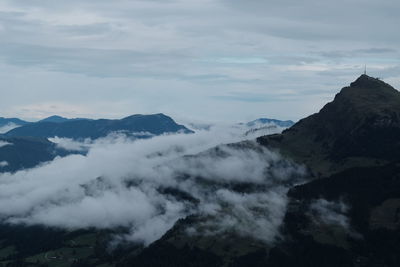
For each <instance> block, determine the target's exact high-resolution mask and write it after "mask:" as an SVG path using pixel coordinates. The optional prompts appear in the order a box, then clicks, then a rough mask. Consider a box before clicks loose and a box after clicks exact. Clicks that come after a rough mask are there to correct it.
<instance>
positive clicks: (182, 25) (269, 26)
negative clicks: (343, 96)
mask: <svg viewBox="0 0 400 267" xmlns="http://www.w3.org/2000/svg"><path fill="white" fill-rule="evenodd" d="M399 5H400V4H399V2H398V1H395V0H387V1H384V2H377V1H372V0H366V1H360V0H350V1H344V0H340V1H336V2H334V3H333V2H327V1H324V2H321V1H315V0H305V1H302V2H301V4H299V3H298V2H296V1H293V0H285V1H261V0H251V1H246V3H244V2H242V1H237V0H234V1H231V0H229V1H228V0H206V1H204V0H201V1H200V0H185V1H182V0H171V1H142V0H134V1H126V0H120V1H117V2H110V1H104V0H101V1H89V0H84V1H75V0H74V1H68V2H66V3H62V4H60V3H58V4H54V3H52V2H51V1H47V0H46V1H29V2H27V1H22V0H4V1H2V3H1V4H0V40H1V41H0V73H1V74H0V79H1V80H2V85H3V86H2V89H1V92H2V93H3V94H4V95H7V96H8V101H5V102H2V103H0V108H1V110H2V111H3V115H5V116H12V115H17V116H22V117H28V118H29V117H33V118H38V117H45V116H47V115H53V114H55V113H58V114H61V115H65V116H69V117H101V116H103V117H104V116H107V117H123V116H125V115H130V114H134V113H158V112H165V113H168V114H171V115H172V116H173V117H178V118H180V117H183V116H182V114H185V116H186V117H191V118H198V119H210V118H212V119H215V120H231V121H237V120H251V119H255V118H256V117H259V116H265V115H267V116H270V117H277V118H282V119H299V118H301V117H303V116H305V115H308V114H310V113H313V112H315V111H316V110H317V109H318V108H319V107H321V106H322V104H323V103H324V102H326V100H328V99H331V98H332V97H333V95H334V93H335V92H336V90H338V89H339V88H340V87H342V86H344V85H346V84H348V83H349V82H351V81H352V80H354V79H355V78H356V76H357V75H359V74H361V72H362V71H363V68H364V64H367V67H368V72H369V73H370V74H371V75H374V76H379V77H381V78H383V79H384V80H385V81H388V82H390V83H392V84H393V85H394V86H396V87H399V86H400V77H399V71H398V70H399V66H400V63H399V55H400V54H399V53H400V52H399V50H398V47H399V42H400V39H399V35H398V33H397V29H396V27H395V25H398V24H399V17H398V15H397V14H396V12H395V11H396V10H398V9H399V7H400V6H399ZM166 99H168V101H165V100H166ZM289 106H290V108H288V107H289ZM255 114H257V115H255Z"/></svg>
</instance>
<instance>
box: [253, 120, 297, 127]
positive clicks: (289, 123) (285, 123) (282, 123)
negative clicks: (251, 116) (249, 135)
mask: <svg viewBox="0 0 400 267" xmlns="http://www.w3.org/2000/svg"><path fill="white" fill-rule="evenodd" d="M293 124H294V122H293V121H291V120H286V121H281V120H276V119H268V118H259V119H256V120H254V121H250V122H248V123H246V125H247V126H248V127H252V128H253V127H260V126H265V125H276V126H279V127H282V128H289V127H291V126H293Z"/></svg>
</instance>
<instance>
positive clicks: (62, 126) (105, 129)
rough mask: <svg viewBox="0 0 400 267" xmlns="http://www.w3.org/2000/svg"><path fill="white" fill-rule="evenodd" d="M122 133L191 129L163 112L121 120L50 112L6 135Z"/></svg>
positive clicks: (81, 136)
mask: <svg viewBox="0 0 400 267" xmlns="http://www.w3.org/2000/svg"><path fill="white" fill-rule="evenodd" d="M115 132H116V133H118V132H120V133H125V134H127V135H131V136H135V137H137V138H147V137H149V136H154V135H161V134H165V133H177V132H182V133H192V131H191V130H189V129H187V128H186V127H185V126H183V125H179V124H177V123H176V122H175V121H174V120H173V119H172V118H170V117H168V116H166V115H164V114H152V115H140V114H138V115H132V116H129V117H126V118H123V119H120V120H107V119H99V120H90V119H66V118H63V117H59V116H52V117H49V118H47V119H44V120H41V121H39V122H36V123H30V124H26V125H23V126H21V127H18V128H15V129H12V130H11V131H9V132H7V133H5V136H9V137H10V136H13V137H15V136H30V137H45V138H49V137H55V136H58V137H64V138H73V139H85V138H91V139H97V138H100V137H105V136H107V135H108V134H110V133H115Z"/></svg>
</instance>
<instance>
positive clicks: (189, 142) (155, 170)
mask: <svg viewBox="0 0 400 267" xmlns="http://www.w3.org/2000/svg"><path fill="white" fill-rule="evenodd" d="M228 129H232V128H228ZM228 129H214V130H211V131H200V132H198V133H196V134H189V135H184V134H177V135H167V136H159V137H154V138H152V139H148V140H136V141H132V140H129V139H126V138H125V137H123V136H115V135H114V136H112V137H109V138H104V139H100V140H98V141H95V142H92V143H90V150H89V152H88V154H87V155H86V156H83V155H71V156H68V157H65V158H56V159H55V160H54V161H52V162H50V163H47V164H44V165H43V166H40V167H37V168H34V169H30V170H23V171H19V172H17V173H14V174H10V173H3V174H1V175H0V185H1V187H2V190H1V192H0V218H1V220H2V221H3V222H6V223H11V224H27V225H33V224H42V225H47V226H52V227H60V228H65V229H80V228H89V227H95V228H100V229H104V228H115V227H124V228H125V229H127V230H126V232H125V234H124V235H123V237H124V238H125V239H127V240H130V241H134V242H139V243H144V244H146V245H147V244H149V243H151V242H152V241H154V240H156V239H158V238H160V237H161V236H162V235H163V234H164V233H165V232H166V231H167V230H168V229H170V228H171V227H172V226H173V224H174V223H175V222H176V221H177V220H178V219H180V218H184V217H186V216H188V215H191V214H197V215H202V216H215V217H216V218H218V220H214V221H212V222H209V223H208V226H207V229H209V232H224V231H235V232H237V233H239V234H242V235H245V236H252V237H255V238H257V239H260V240H262V241H265V242H272V241H273V240H274V239H275V238H276V237H277V236H278V235H279V230H278V229H279V225H280V223H281V221H282V219H283V215H284V213H285V209H286V203H287V199H286V191H287V188H288V185H290V184H293V183H296V182H298V181H299V179H302V176H303V175H304V169H303V168H302V167H299V166H296V165H294V164H293V163H291V162H288V161H285V160H283V159H282V158H281V157H280V156H279V155H277V154H275V153H273V152H271V151H267V150H265V149H264V148H261V147H259V146H258V145H257V144H256V143H254V142H253V141H245V142H242V143H239V144H237V145H219V146H217V147H215V146H216V145H218V144H221V143H230V142H232V141H238V140H240V139H242V138H243V137H241V136H239V135H237V134H236V133H234V132H230V131H228ZM58 141H59V143H62V142H63V140H60V139H59V140H58ZM68 142H70V141H68ZM83 145H86V144H83ZM74 148H75V147H74Z"/></svg>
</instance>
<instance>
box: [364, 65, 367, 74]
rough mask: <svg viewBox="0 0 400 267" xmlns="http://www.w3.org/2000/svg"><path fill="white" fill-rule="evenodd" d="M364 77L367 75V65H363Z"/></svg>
mask: <svg viewBox="0 0 400 267" xmlns="http://www.w3.org/2000/svg"><path fill="white" fill-rule="evenodd" d="M364 75H367V64H365V65H364Z"/></svg>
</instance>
